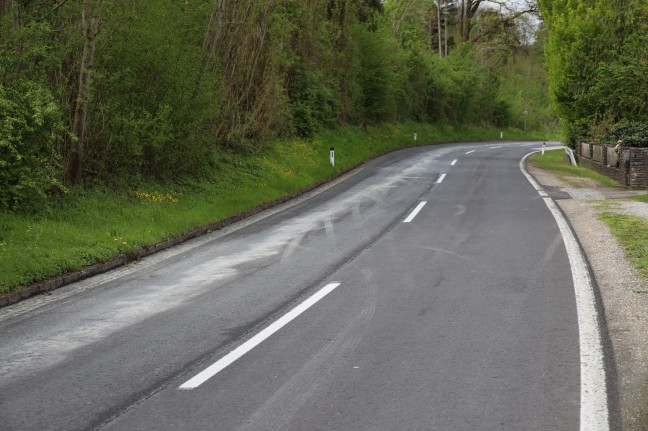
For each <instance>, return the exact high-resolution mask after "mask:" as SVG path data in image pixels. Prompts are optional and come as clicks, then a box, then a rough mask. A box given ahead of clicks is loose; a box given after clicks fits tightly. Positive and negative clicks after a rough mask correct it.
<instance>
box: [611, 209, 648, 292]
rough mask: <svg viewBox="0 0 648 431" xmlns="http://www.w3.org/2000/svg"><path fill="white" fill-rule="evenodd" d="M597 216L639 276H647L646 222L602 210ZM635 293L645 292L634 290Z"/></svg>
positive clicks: (647, 239)
mask: <svg viewBox="0 0 648 431" xmlns="http://www.w3.org/2000/svg"><path fill="white" fill-rule="evenodd" d="M599 218H600V219H601V220H603V221H604V222H605V224H607V225H608V227H609V228H610V232H612V233H613V234H614V236H616V237H617V239H618V240H619V243H621V245H622V246H623V248H624V249H625V252H626V256H627V257H628V259H630V261H631V262H632V264H633V265H634V267H635V268H637V270H638V271H639V273H640V274H641V276H643V277H644V278H648V222H646V221H645V220H644V219H642V218H640V217H635V216H630V215H625V214H616V213H613V212H604V213H602V214H601V215H600V216H599ZM635 293H645V292H644V291H643V290H642V291H636V292H635Z"/></svg>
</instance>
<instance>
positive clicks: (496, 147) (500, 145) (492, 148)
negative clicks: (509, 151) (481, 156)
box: [490, 145, 502, 150]
mask: <svg viewBox="0 0 648 431" xmlns="http://www.w3.org/2000/svg"><path fill="white" fill-rule="evenodd" d="M495 148H502V146H501V145H499V146H497V147H490V149H491V150H493V149H495Z"/></svg>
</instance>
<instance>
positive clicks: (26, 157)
mask: <svg viewBox="0 0 648 431" xmlns="http://www.w3.org/2000/svg"><path fill="white" fill-rule="evenodd" d="M63 130H64V129H63V123H62V121H61V113H60V111H59V109H58V107H57V105H56V104H55V102H54V98H53V97H52V94H51V93H50V92H49V91H48V90H46V89H45V88H43V87H41V86H39V85H37V84H35V83H32V82H22V83H19V84H18V85H16V86H14V88H12V89H8V88H5V87H4V86H2V85H1V84H0V208H3V209H9V210H13V211H21V212H33V211H36V210H39V209H42V208H44V207H45V206H46V205H47V192H48V190H52V189H58V190H62V189H63V186H62V184H61V182H60V179H59V178H60V174H61V164H60V157H59V156H58V155H57V152H56V148H55V145H56V143H57V141H58V139H60V136H61V134H62V132H63Z"/></svg>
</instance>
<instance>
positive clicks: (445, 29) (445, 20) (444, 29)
mask: <svg viewBox="0 0 648 431" xmlns="http://www.w3.org/2000/svg"><path fill="white" fill-rule="evenodd" d="M443 36H444V37H445V56H446V57H447V56H448V15H445V16H444V17H443Z"/></svg>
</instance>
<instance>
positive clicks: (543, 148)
mask: <svg viewBox="0 0 648 431" xmlns="http://www.w3.org/2000/svg"><path fill="white" fill-rule="evenodd" d="M546 146H547V143H546V142H543V143H542V155H543V156H544V152H545V147H546Z"/></svg>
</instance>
